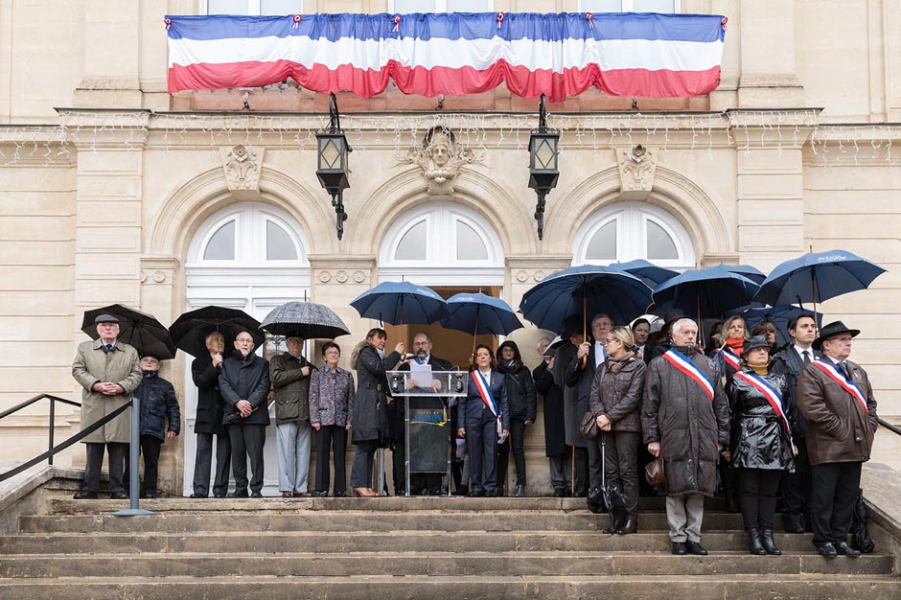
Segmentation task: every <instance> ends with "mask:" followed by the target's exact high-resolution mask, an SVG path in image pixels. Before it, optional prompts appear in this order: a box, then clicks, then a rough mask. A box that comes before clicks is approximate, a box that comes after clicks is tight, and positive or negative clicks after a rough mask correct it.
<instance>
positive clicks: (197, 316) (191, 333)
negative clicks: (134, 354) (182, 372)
mask: <svg viewBox="0 0 901 600" xmlns="http://www.w3.org/2000/svg"><path fill="white" fill-rule="evenodd" d="M214 331H217V332H219V333H221V334H222V335H223V336H224V337H225V348H226V352H228V348H230V347H231V343H232V342H234V340H235V338H236V337H237V336H238V334H239V333H240V332H242V331H247V332H248V333H250V335H251V337H253V343H254V346H255V347H256V348H259V347H260V346H262V345H263V342H265V341H266V336H264V335H263V332H262V331H261V330H260V322H259V321H257V320H256V319H254V318H253V317H251V316H250V315H248V314H247V313H246V312H244V311H243V310H238V309H235V308H223V307H221V306H204V307H203V308H198V309H197V310H192V311H190V312H186V313H184V314H183V315H182V316H180V317H178V318H177V319H176V320H175V323H173V324H172V326H171V327H170V328H169V333H171V334H172V340H173V341H174V342H175V345H176V346H177V347H178V348H179V349H181V350H184V351H185V352H187V353H188V354H190V355H191V356H202V355H203V354H205V353H206V352H207V349H206V336H208V335H209V334H210V333H212V332H214Z"/></svg>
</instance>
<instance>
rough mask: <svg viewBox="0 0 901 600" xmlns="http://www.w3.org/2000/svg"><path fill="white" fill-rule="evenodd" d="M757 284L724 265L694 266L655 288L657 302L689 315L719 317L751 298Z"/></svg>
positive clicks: (657, 304) (744, 303)
mask: <svg viewBox="0 0 901 600" xmlns="http://www.w3.org/2000/svg"><path fill="white" fill-rule="evenodd" d="M756 292H757V284H756V283H754V282H753V281H751V280H750V279H748V278H746V277H744V276H742V275H739V274H737V273H733V272H731V271H729V270H728V269H727V268H726V267H724V266H722V265H717V266H715V267H709V268H706V269H692V270H691V271H686V272H684V273H682V274H681V275H677V276H676V277H673V278H672V279H670V280H668V281H665V282H664V283H662V284H660V285H659V286H658V287H657V289H656V290H654V305H655V306H659V305H664V304H665V305H667V306H669V307H670V308H671V309H678V310H681V311H682V312H684V313H685V314H689V315H691V314H697V315H698V318H699V319H700V318H702V317H719V316H721V315H723V314H724V313H726V312H727V311H730V310H732V309H734V308H738V307H739V306H744V305H746V304H748V302H750V301H751V298H752V297H753V296H754V294H755V293H756Z"/></svg>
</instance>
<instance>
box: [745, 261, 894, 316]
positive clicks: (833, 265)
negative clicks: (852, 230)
mask: <svg viewBox="0 0 901 600" xmlns="http://www.w3.org/2000/svg"><path fill="white" fill-rule="evenodd" d="M883 273H885V269H883V268H882V267H880V266H878V265H875V264H873V263H871V262H870V261H868V260H864V259H863V258H861V257H859V256H857V255H856V254H853V253H851V252H848V251H847V250H829V251H828V252H811V253H809V254H805V255H804V256H801V257H799V258H793V259H791V260H787V261H785V262H784V263H782V264H780V265H779V266H777V267H776V268H775V269H773V271H772V273H770V276H769V277H767V278H766V279H765V280H764V282H763V283H762V284H760V290H759V291H758V292H757V295H756V296H755V297H754V299H755V300H758V301H760V302H766V303H767V304H770V305H773V306H776V305H779V304H791V303H799V304H800V303H803V302H813V303H814V311H816V303H817V302H823V301H825V300H828V299H830V298H835V297H836V296H841V295H842V294H847V293H848V292H855V291H857V290H862V289H866V288H867V287H869V285H870V284H871V283H872V282H873V280H874V279H876V278H877V277H879V276H880V275H882V274H883Z"/></svg>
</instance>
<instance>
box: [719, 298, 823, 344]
mask: <svg viewBox="0 0 901 600" xmlns="http://www.w3.org/2000/svg"><path fill="white" fill-rule="evenodd" d="M732 315H740V316H741V317H742V318H743V319H744V320H745V325H746V326H747V327H748V330H749V331H750V330H751V329H754V327H756V326H757V325H759V324H760V323H772V324H773V326H775V327H776V334H777V335H776V337H777V340H776V344H777V345H778V346H782V345H785V344H787V343H789V342H790V341H791V337H789V335H788V324H789V322H790V321H791V320H792V319H795V318H797V317H800V316H801V315H810V316H812V315H813V313H811V312H810V311H809V310H805V309H803V308H801V307H798V306H794V305H792V304H783V305H780V306H767V307H765V308H760V307H745V308H740V309H736V310H733V311H730V312H729V313H728V314H727V315H726V316H730V317H731V316H732ZM816 323H817V327H821V326H822V324H823V315H821V314H818V315H816Z"/></svg>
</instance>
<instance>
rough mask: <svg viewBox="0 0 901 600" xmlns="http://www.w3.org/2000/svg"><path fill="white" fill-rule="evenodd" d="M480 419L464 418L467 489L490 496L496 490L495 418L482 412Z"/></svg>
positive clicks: (489, 413)
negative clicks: (467, 458)
mask: <svg viewBox="0 0 901 600" xmlns="http://www.w3.org/2000/svg"><path fill="white" fill-rule="evenodd" d="M483 413H485V414H483V416H482V417H481V418H472V417H467V418H466V451H467V452H469V489H470V491H482V492H485V493H486V494H492V493H494V491H495V490H496V489H497V418H496V417H495V416H494V415H493V414H491V412H490V411H487V410H486V411H483Z"/></svg>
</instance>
